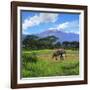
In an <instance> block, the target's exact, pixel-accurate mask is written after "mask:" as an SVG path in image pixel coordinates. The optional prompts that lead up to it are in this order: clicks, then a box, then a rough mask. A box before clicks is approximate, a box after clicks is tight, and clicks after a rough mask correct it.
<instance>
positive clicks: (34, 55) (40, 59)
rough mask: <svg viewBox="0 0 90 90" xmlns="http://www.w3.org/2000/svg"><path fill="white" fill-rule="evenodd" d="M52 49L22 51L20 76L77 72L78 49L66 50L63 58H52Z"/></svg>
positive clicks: (63, 74) (59, 74)
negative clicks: (65, 55)
mask: <svg viewBox="0 0 90 90" xmlns="http://www.w3.org/2000/svg"><path fill="white" fill-rule="evenodd" d="M53 52H54V50H49V49H45V50H32V51H25V50H23V52H22V67H21V76H22V77H47V76H67V75H78V74H79V52H78V50H66V53H67V57H66V58H65V59H64V60H60V58H58V60H55V59H52V54H53Z"/></svg>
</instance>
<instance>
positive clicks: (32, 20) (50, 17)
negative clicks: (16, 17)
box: [23, 13, 58, 30]
mask: <svg viewBox="0 0 90 90" xmlns="http://www.w3.org/2000/svg"><path fill="white" fill-rule="evenodd" d="M57 18H58V14H52V13H40V14H39V15H35V16H33V17H29V18H28V19H25V20H24V22H23V29H24V30H26V29H27V28H28V27H33V26H36V25H39V24H41V23H49V22H52V23H54V22H55V21H56V20H57Z"/></svg>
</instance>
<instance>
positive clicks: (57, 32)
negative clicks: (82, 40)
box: [22, 30, 79, 42]
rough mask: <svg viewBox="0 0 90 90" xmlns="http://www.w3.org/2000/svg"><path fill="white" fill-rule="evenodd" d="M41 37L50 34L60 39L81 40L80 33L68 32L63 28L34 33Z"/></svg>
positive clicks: (61, 40) (23, 36)
mask: <svg viewBox="0 0 90 90" xmlns="http://www.w3.org/2000/svg"><path fill="white" fill-rule="evenodd" d="M34 35H36V36H38V37H40V38H44V37H48V36H55V37H57V38H58V41H60V42H63V41H79V34H75V33H66V32H63V31H61V30H46V31H44V32H41V33H39V34H34ZM26 36H27V35H22V38H23V39H24V38H25V37H26Z"/></svg>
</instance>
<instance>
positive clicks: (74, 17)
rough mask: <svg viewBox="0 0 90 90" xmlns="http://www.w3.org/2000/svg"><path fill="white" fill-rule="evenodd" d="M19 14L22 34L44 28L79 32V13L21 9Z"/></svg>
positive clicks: (36, 31) (34, 32) (43, 29)
mask: <svg viewBox="0 0 90 90" xmlns="http://www.w3.org/2000/svg"><path fill="white" fill-rule="evenodd" d="M21 16H22V18H21V19H22V22H21V24H22V33H23V34H37V33H40V32H43V31H46V30H60V31H63V32H66V33H78V34H79V14H71V13H62V12H60V13H47V12H34V11H21Z"/></svg>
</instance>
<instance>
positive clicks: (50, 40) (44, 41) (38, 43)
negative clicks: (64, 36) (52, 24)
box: [22, 35, 79, 50]
mask: <svg viewBox="0 0 90 90" xmlns="http://www.w3.org/2000/svg"><path fill="white" fill-rule="evenodd" d="M22 47H23V48H24V49H30V50H39V49H54V48H65V49H79V42H78V41H71V42H69V41H64V42H60V41H59V40H58V38H57V37H55V36H48V37H44V38H40V37H38V36H35V35H27V36H26V37H25V38H24V39H22Z"/></svg>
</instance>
